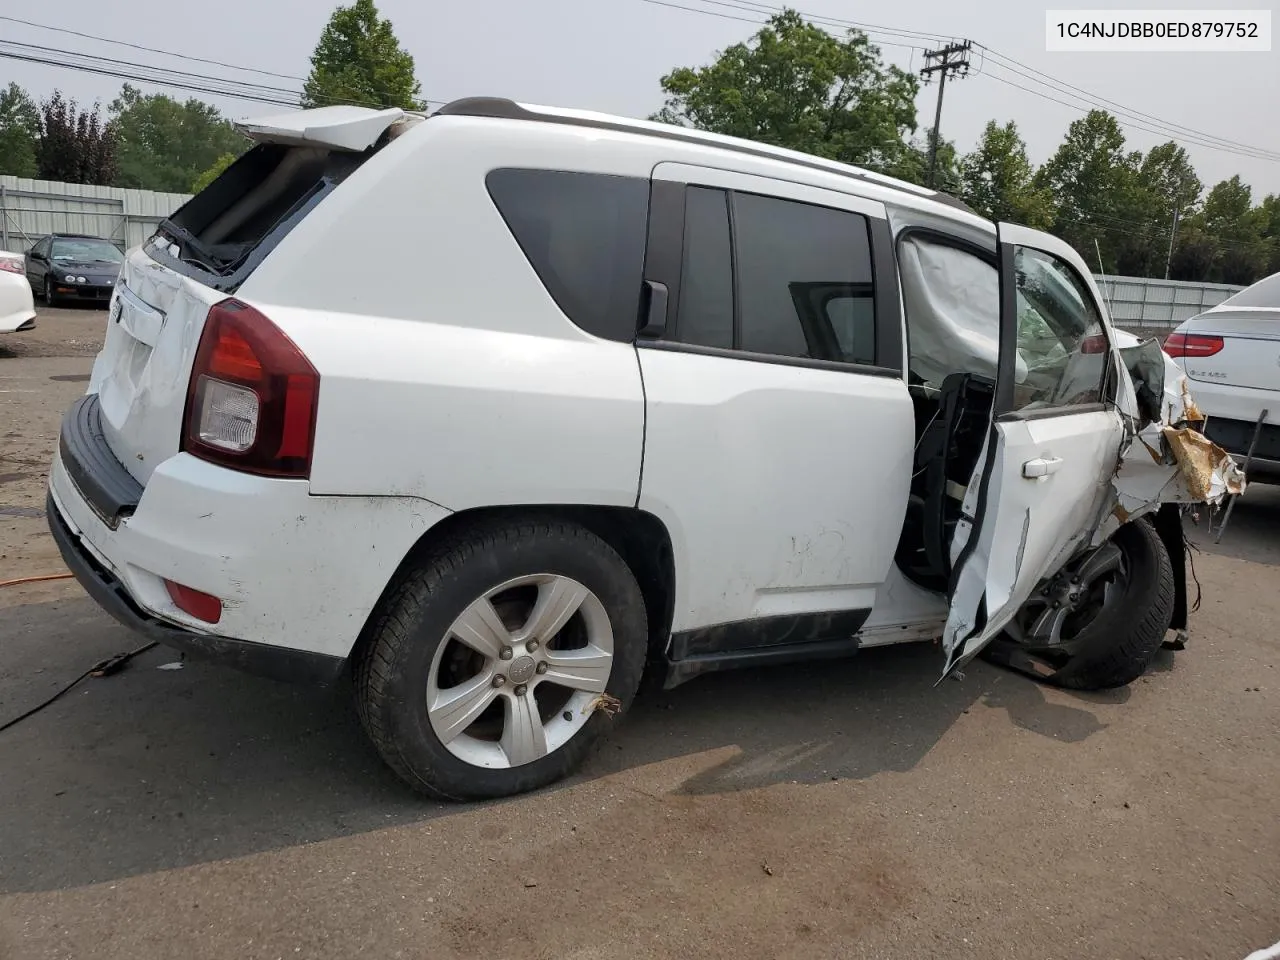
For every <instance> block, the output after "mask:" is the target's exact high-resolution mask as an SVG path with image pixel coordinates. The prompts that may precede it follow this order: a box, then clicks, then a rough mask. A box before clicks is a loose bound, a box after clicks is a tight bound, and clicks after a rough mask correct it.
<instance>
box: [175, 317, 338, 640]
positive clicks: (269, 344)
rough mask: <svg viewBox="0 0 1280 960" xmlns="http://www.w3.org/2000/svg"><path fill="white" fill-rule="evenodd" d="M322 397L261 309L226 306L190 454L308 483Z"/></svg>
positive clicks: (203, 371) (198, 402)
mask: <svg viewBox="0 0 1280 960" xmlns="http://www.w3.org/2000/svg"><path fill="white" fill-rule="evenodd" d="M319 398H320V375H319V374H318V373H317V372H316V370H315V367H313V366H312V365H311V363H310V361H309V360H307V358H306V357H305V356H304V355H303V353H302V351H301V350H299V349H298V347H297V345H296V344H295V343H294V342H293V341H292V340H290V339H289V338H288V337H287V336H286V335H285V334H284V332H283V331H282V330H281V329H280V328H279V327H277V326H276V325H275V324H273V323H272V322H271V321H270V320H268V319H267V318H266V317H265V316H263V314H262V313H261V312H259V311H258V310H255V309H254V308H253V307H250V306H248V305H247V304H244V303H241V302H240V301H238V300H224V301H222V302H221V303H219V304H217V305H216V306H214V307H213V308H212V309H211V310H210V311H209V317H208V320H206V321H205V326H204V332H203V333H201V335H200V345H199V346H198V347H197V348H196V358H195V364H194V366H193V367H192V370H191V381H190V385H189V387H188V389H187V408H186V412H185V415H184V417H183V426H182V436H183V449H184V450H186V451H187V452H188V453H190V454H192V455H193V456H197V457H200V458H201V459H203V460H208V461H210V462H212V463H217V464H221V465H223V466H227V467H232V468H234V469H236V470H243V471H246V472H248V473H258V474H263V475H265V476H274V477H298V478H305V477H307V476H308V474H309V473H310V471H311V448H312V444H313V442H314V439H315V424H316V405H317V402H318V401H319ZM175 602H176V601H175ZM193 616H194V614H193Z"/></svg>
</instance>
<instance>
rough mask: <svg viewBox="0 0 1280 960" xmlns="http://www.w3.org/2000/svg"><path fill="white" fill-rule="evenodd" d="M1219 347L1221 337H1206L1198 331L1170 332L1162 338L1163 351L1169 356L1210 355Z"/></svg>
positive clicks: (1219, 348)
mask: <svg viewBox="0 0 1280 960" xmlns="http://www.w3.org/2000/svg"><path fill="white" fill-rule="evenodd" d="M1221 349H1222V338H1221V337H1207V336H1204V335H1203V334H1199V333H1171V334H1169V336H1167V337H1165V338H1164V352H1165V353H1167V354H1168V355H1169V356H1171V357H1212V356H1213V355H1214V354H1215V353H1217V352H1218V351H1219V350H1221Z"/></svg>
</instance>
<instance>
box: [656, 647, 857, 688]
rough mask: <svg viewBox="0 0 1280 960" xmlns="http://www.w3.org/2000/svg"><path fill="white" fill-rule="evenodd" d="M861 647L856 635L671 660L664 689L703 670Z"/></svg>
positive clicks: (800, 659) (822, 656)
mask: <svg viewBox="0 0 1280 960" xmlns="http://www.w3.org/2000/svg"><path fill="white" fill-rule="evenodd" d="M860 646H861V644H860V643H859V641H858V638H857V637H848V638H845V639H840V640H815V641H813V642H810V643H795V644H785V645H782V646H777V647H760V648H758V649H753V650H738V651H733V652H730V653H717V654H708V655H705V656H696V657H688V658H686V659H684V660H669V661H667V670H666V677H665V679H664V682H663V689H665V690H670V689H671V688H672V687H678V686H679V685H680V684H682V683H687V682H688V681H690V680H692V679H693V678H694V677H697V676H701V675H702V674H704V673H718V672H720V671H722V670H738V669H741V668H743V667H771V666H778V665H781V664H785V663H804V662H808V661H811V660H839V659H843V658H845V657H851V656H853V655H854V654H855V653H857V652H858V649H859V647H860Z"/></svg>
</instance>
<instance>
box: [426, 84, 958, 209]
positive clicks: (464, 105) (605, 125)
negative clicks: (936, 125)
mask: <svg viewBox="0 0 1280 960" xmlns="http://www.w3.org/2000/svg"><path fill="white" fill-rule="evenodd" d="M432 116H433V117H491V118H493V119H496V120H530V121H534V122H536V123H556V124H560V125H562V126H570V127H587V128H590V129H594V130H610V131H613V132H617V133H631V134H635V135H636V136H640V137H654V138H656V139H659V140H674V141H677V142H679V143H689V144H693V145H694V146H699V147H708V148H710V149H712V150H727V151H729V152H731V153H741V154H746V155H748V156H753V157H760V158H762V159H765V160H773V161H775V162H781V163H789V164H792V165H793V166H797V167H806V168H808V169H810V170H818V171H820V172H822V173H829V174H833V175H834V176H837V177H847V178H849V179H850V180H857V181H859V182H860V183H867V184H871V185H873V186H876V187H879V188H880V189H887V190H900V191H901V192H903V193H908V194H910V195H911V196H917V194H914V193H911V192H910V191H907V190H902V188H900V187H895V186H894V185H893V184H892V183H885V182H884V181H882V180H877V179H875V178H874V177H868V176H866V175H864V174H862V173H859V172H858V171H856V170H854V169H853V168H849V169H847V170H840V169H836V168H833V167H829V166H827V165H826V164H823V163H820V162H818V160H817V158H814V159H813V160H807V159H804V158H802V157H792V156H785V155H779V154H778V153H776V152H774V151H771V150H767V149H760V148H759V147H754V146H752V145H751V144H750V142H749V141H745V140H744V141H740V142H731V143H720V142H717V143H709V142H707V141H706V140H703V139H702V138H701V137H698V136H692V135H691V134H690V132H689V131H687V130H686V129H685V128H683V127H678V126H675V125H669V126H667V127H666V128H665V129H662V130H650V129H638V128H636V127H634V126H631V125H630V124H627V123H619V122H616V121H609V120H601V119H595V118H590V117H573V116H566V115H564V114H555V113H535V112H534V111H532V110H526V109H524V107H522V106H520V105H519V104H518V103H516V102H515V101H514V100H509V99H507V98H505V97H464V98H462V99H459V100H454V101H452V102H451V103H447V104H445V105H444V106H443V107H441V108H440V109H439V110H437V111H436V112H435V113H433V114H432ZM924 199H927V200H934V201H936V202H937V203H941V204H944V205H945V206H948V207H953V208H955V209H957V210H962V211H964V212H965V213H970V214H973V215H974V216H980V214H978V213H977V212H976V211H974V209H973V208H972V207H970V206H969V205H968V204H966V203H964V202H963V201H961V200H957V199H956V198H955V197H952V196H950V195H948V194H945V193H938V192H936V191H935V192H933V193H930V194H925V195H924Z"/></svg>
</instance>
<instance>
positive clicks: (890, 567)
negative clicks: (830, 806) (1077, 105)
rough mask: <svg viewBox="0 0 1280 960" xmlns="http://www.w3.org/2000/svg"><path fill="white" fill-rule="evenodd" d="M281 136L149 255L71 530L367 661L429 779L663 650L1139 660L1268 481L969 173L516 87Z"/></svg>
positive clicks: (590, 703)
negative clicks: (791, 144)
mask: <svg viewBox="0 0 1280 960" xmlns="http://www.w3.org/2000/svg"><path fill="white" fill-rule="evenodd" d="M240 128H241V129H242V130H243V132H245V133H246V134H247V135H248V136H249V137H250V138H252V139H253V140H255V141H256V145H255V146H254V147H253V148H252V149H250V150H249V151H248V152H246V153H245V154H244V155H243V156H242V157H240V158H239V159H238V160H237V161H236V162H235V163H233V164H232V165H231V166H230V167H229V168H228V169H227V170H226V171H225V172H224V173H223V174H222V175H221V176H219V177H218V178H217V179H216V180H214V181H213V183H212V184H210V185H209V186H208V187H207V188H206V189H205V190H203V191H201V192H200V193H199V194H197V195H196V196H195V197H193V198H192V199H191V200H190V201H188V202H187V203H186V204H185V205H183V207H182V208H181V209H179V210H178V211H176V212H175V213H174V214H173V216H172V217H170V218H169V219H167V220H165V221H164V222H162V223H161V224H160V225H159V226H158V228H157V230H156V232H155V233H154V235H153V236H151V237H150V238H149V239H148V240H147V241H146V242H145V243H143V244H142V245H140V246H139V247H138V248H136V249H134V250H133V251H131V253H130V255H129V257H128V259H127V261H126V263H125V266H124V270H123V273H122V276H121V280H120V283H119V284H118V285H117V288H116V291H115V295H114V297H113V299H112V302H111V306H110V310H109V312H108V320H107V330H106V338H105V342H104V345H103V348H102V351H101V353H100V354H99V355H98V357H97V359H96V361H95V363H94V367H93V374H92V377H91V380H90V382H89V385H88V388H87V390H86V393H85V395H84V396H83V397H82V398H80V399H79V400H78V401H77V402H76V403H75V405H74V406H73V407H72V408H71V410H70V411H69V412H68V414H67V415H66V417H65V418H64V420H63V424H62V428H61V435H60V439H59V445H58V450H57V453H56V455H55V459H54V462H53V464H52V468H51V470H50V477H49V504H48V518H49V526H50V530H51V532H52V534H53V536H54V538H55V540H56V541H57V543H58V545H59V548H60V550H61V553H62V556H63V557H64V558H65V559H66V562H67V565H68V567H69V568H70V569H72V570H73V571H74V572H75V574H76V576H77V578H78V579H79V580H80V582H81V583H82V584H83V585H84V586H85V589H86V590H87V591H88V592H89V593H90V594H91V595H92V596H93V597H94V598H95V599H96V600H97V601H98V602H99V603H100V604H102V606H103V607H104V608H106V609H107V610H108V611H110V612H111V613H112V614H113V615H115V616H116V617H118V618H119V619H120V620H122V621H123V622H125V623H127V624H129V625H130V626H132V627H134V628H135V629H137V630H139V631H140V632H142V633H145V634H147V635H149V636H151V637H153V638H155V639H157V640H159V641H161V642H163V643H167V644H170V645H172V646H177V647H180V648H182V649H185V650H189V651H193V652H195V653H201V654H210V655H216V656H221V657H224V658H225V659H227V660H228V661H229V662H231V663H234V664H237V665H239V666H242V667H246V668H251V669H256V670H258V671H260V672H263V673H267V674H270V675H273V676H277V677H287V678H290V679H310V680H315V679H334V678H336V677H338V676H340V675H342V674H343V673H344V672H345V673H349V675H350V676H351V677H352V678H353V680H354V687H355V692H356V698H357V704H358V706H359V710H360V715H361V718H362V721H363V723H364V726H365V729H366V731H367V732H368V734H369V736H370V738H371V739H372V741H373V742H374V744H375V745H376V746H377V748H378V750H379V751H380V752H381V754H382V756H383V758H384V759H385V760H386V761H387V763H388V764H389V765H390V766H391V768H392V769H394V770H395V771H396V772H397V773H398V774H399V775H400V776H401V777H402V778H403V779H404V780H405V781H406V782H407V783H409V784H410V785H412V786H413V787H415V788H416V789H419V790H422V791H425V792H428V793H431V794H433V795H436V796H443V797H446V798H451V799H459V798H479V797H495V796H501V795H505V794H511V793H516V792H519V791H523V790H528V789H532V788H534V787H538V786H542V785H545V784H548V783H551V782H552V781H554V780H556V779H558V778H560V777H563V776H564V775H566V774H567V773H568V772H569V771H571V770H572V769H573V768H574V767H575V766H576V765H577V764H578V763H579V761H581V760H582V758H583V757H584V756H585V755H586V752H587V751H588V750H589V749H590V748H591V745H592V743H593V742H594V741H596V740H597V739H598V738H599V737H600V736H601V735H603V733H604V732H605V731H606V730H607V729H608V728H609V727H610V726H611V725H612V724H613V723H614V722H616V721H615V720H613V719H611V718H613V717H614V716H615V715H616V714H618V713H619V712H621V711H625V710H626V708H627V706H628V705H629V703H630V702H631V700H632V698H633V697H634V695H635V694H636V691H637V689H638V687H639V684H640V680H641V676H642V674H644V673H645V672H646V671H651V672H653V673H655V674H658V675H659V676H660V678H661V679H662V681H664V682H665V683H667V684H668V685H674V684H678V683H683V682H685V681H688V680H691V679H693V678H694V677H697V676H700V675H703V674H706V673H710V672H714V671H718V670H725V669H729V668H733V667H740V666H745V665H752V664H753V665H756V666H760V667H770V666H773V665H776V664H780V663H785V662H790V661H796V660H802V659H808V658H822V657H836V656H842V655H847V654H850V653H852V652H854V651H855V650H857V649H859V648H862V647H870V646H876V645H881V644H888V643H900V642H906V641H913V640H917V641H918V640H940V641H941V644H940V651H941V653H942V658H941V663H940V664H939V665H940V666H941V667H942V670H941V671H940V672H941V673H942V674H943V675H944V676H950V675H954V673H955V671H957V670H958V669H959V668H960V667H962V666H963V665H964V664H965V663H967V662H968V661H969V660H970V659H971V658H973V657H974V656H976V655H978V654H979V653H980V652H982V651H983V650H984V649H986V650H988V651H990V650H992V649H996V650H1004V651H1005V653H1004V654H1003V655H1004V657H1005V660H1006V662H1009V663H1016V664H1019V665H1020V666H1019V669H1025V670H1027V671H1028V672H1031V673H1033V675H1035V676H1036V677H1037V678H1039V679H1041V680H1044V681H1046V682H1050V683H1054V684H1057V685H1060V686H1065V687H1073V688H1082V689H1092V688H1100V687H1116V686H1122V685H1124V684H1126V683H1129V682H1130V681H1132V680H1133V679H1135V678H1136V677H1138V676H1140V675H1141V674H1142V672H1143V671H1144V670H1145V668H1146V666H1147V664H1148V663H1149V662H1150V660H1151V658H1152V657H1153V656H1155V653H1156V651H1157V650H1158V649H1159V647H1160V645H1161V642H1162V640H1163V638H1164V635H1165V633H1166V631H1167V628H1168V627H1169V626H1171V624H1172V620H1173V618H1174V617H1175V616H1176V615H1177V614H1175V613H1174V611H1175V609H1176V608H1175V603H1176V602H1178V601H1180V600H1184V599H1185V589H1184V585H1183V584H1181V583H1180V581H1179V580H1178V579H1177V578H1175V577H1174V575H1173V572H1172V569H1173V568H1172V566H1171V563H1170V552H1169V551H1172V550H1177V551H1181V550H1183V549H1184V541H1183V537H1182V530H1181V526H1180V519H1179V513H1178V509H1177V504H1178V503H1181V502H1185V501H1188V500H1190V501H1193V502H1201V501H1204V500H1208V499H1212V498H1217V499H1220V498H1221V496H1222V495H1224V494H1223V493H1222V491H1225V490H1227V489H1231V490H1232V491H1233V492H1235V491H1238V490H1239V489H1240V485H1239V483H1238V479H1237V478H1236V477H1235V476H1234V474H1233V473H1232V469H1231V464H1230V463H1229V458H1223V457H1219V456H1216V452H1214V451H1210V453H1214V454H1215V464H1214V468H1213V471H1211V472H1212V473H1213V477H1212V479H1213V481H1214V483H1215V485H1214V486H1212V487H1211V488H1209V489H1210V490H1218V491H1219V493H1217V494H1213V493H1211V492H1210V493H1206V492H1196V491H1197V490H1200V489H1202V488H1196V489H1195V490H1193V489H1192V488H1189V487H1188V486H1187V485H1186V484H1185V483H1179V482H1178V474H1179V470H1180V468H1179V466H1178V463H1179V461H1178V459H1177V458H1176V456H1175V453H1174V450H1175V448H1174V447H1172V446H1171V441H1170V440H1168V439H1167V438H1166V436H1165V433H1164V432H1163V428H1164V427H1169V426H1180V425H1183V421H1184V420H1185V418H1184V417H1183V416H1181V411H1184V410H1185V409H1186V405H1185V404H1184V402H1183V400H1182V398H1181V396H1180V395H1179V394H1178V393H1177V392H1176V391H1175V392H1174V393H1172V395H1170V394H1169V393H1168V391H1169V390H1170V389H1173V388H1174V383H1175V381H1177V380H1180V379H1181V378H1180V377H1179V376H1178V375H1177V371H1176V370H1174V369H1173V368H1172V363H1171V362H1170V361H1168V358H1167V357H1165V356H1164V355H1163V354H1161V353H1160V351H1159V350H1158V349H1156V348H1157V347H1158V344H1156V343H1155V342H1154V341H1152V342H1151V343H1150V344H1149V346H1150V348H1151V349H1150V350H1148V351H1147V352H1146V353H1144V352H1143V347H1141V346H1139V347H1136V348H1135V346H1134V344H1133V343H1131V342H1129V343H1126V341H1125V338H1123V337H1122V336H1120V335H1119V334H1118V333H1117V332H1116V331H1114V330H1113V329H1112V328H1111V325H1110V321H1109V318H1108V316H1107V313H1106V309H1105V305H1104V303H1103V301H1102V298H1101V296H1100V293H1099V291H1098V289H1097V286H1096V284H1095V283H1094V281H1093V279H1092V277H1091V275H1090V273H1089V269H1088V267H1087V265H1086V264H1085V262H1084V261H1083V260H1082V259H1081V257H1080V255H1079V254H1078V253H1076V252H1075V251H1074V250H1073V249H1072V248H1071V247H1070V246H1069V245H1067V244H1066V243H1064V242H1063V241H1062V240H1059V239H1057V238H1055V237H1053V236H1051V235H1049V234H1047V233H1044V232H1042V231H1038V230H1032V229H1029V228H1026V227H1020V226H1017V225H1014V224H1007V223H1002V224H996V223H993V222H991V221H988V220H986V219H984V218H982V217H981V216H979V215H977V214H976V213H974V212H973V211H971V210H969V209H968V208H967V207H965V206H964V205H963V204H961V203H960V202H959V201H957V200H954V199H952V198H949V197H946V196H944V195H942V194H939V193H936V192H935V191H932V190H928V189H925V188H922V187H918V186H915V185H912V184H908V183H904V182H901V181H897V180H893V179H891V178H888V177H885V176H882V175H880V174H876V173H872V172H870V171H865V170H860V169H858V168H855V167H850V166H847V165H844V164H840V163H836V162H833V161H829V160H823V159H820V158H817V157H810V156H806V155H804V154H799V153H795V152H793V151H787V150H782V149H779V148H776V147H770V146H766V145H762V144H757V143H748V142H745V141H741V140H734V139H731V138H728V137H718V136H715V135H712V134H707V133H704V132H700V131H695V130H684V129H681V128H676V127H671V126H666V125H660V124H654V123H647V122H644V121H635V120H627V119H623V118H618V117H610V116H605V115H601V114H591V113H583V112H580V111H576V110H557V109H554V108H547V107H538V106H528V105H522V104H516V103H513V102H511V101H508V100H495V99H489V98H479V99H470V100H464V101H458V102H455V103H453V104H450V105H448V106H446V107H444V108H442V109H441V110H439V111H437V112H436V113H434V114H433V115H432V116H431V117H423V116H421V115H418V114H412V113H406V112H405V111H402V110H399V109H394V108H393V109H388V110H370V109H366V108H362V107H354V106H341V107H325V108H321V109H317V110H302V111H295V112H292V113H288V114H284V115H281V116H276V117H267V118H264V119H261V120H255V121H248V122H245V123H243V124H240ZM373 237H376V238H377V242H373V243H371V242H370V238H373ZM387 250H395V251H396V252H397V255H398V256H403V257H406V258H408V261H407V262H409V261H411V262H412V263H413V264H414V268H413V276H412V280H411V282H403V283H370V282H369V280H368V278H369V277H370V276H374V275H376V274H377V272H378V271H380V270H383V266H384V263H385V257H386V251H387ZM335 264H341V265H342V266H341V269H335ZM1128 339H1129V340H1130V341H1132V338H1128ZM1151 354H1154V356H1152V355H1151ZM1133 370H1138V371H1140V374H1141V377H1140V382H1141V383H1142V384H1143V391H1142V392H1140V391H1139V389H1138V388H1137V386H1136V385H1135V380H1134V375H1133V374H1132V372H1131V371H1133ZM1166 372H1167V373H1168V374H1169V375H1168V376H1167V377H1166V376H1165V374H1166ZM1152 395H1154V397H1155V402H1145V403H1144V402H1143V398H1146V399H1147V400H1150V397H1151V396H1152ZM1189 432H1192V431H1169V433H1173V434H1175V437H1176V438H1177V437H1182V435H1183V434H1184V433H1189ZM1196 438H1199V439H1203V438H1200V435H1199V434H1194V437H1193V438H1192V439H1190V440H1184V441H1183V442H1186V443H1193V442H1195V440H1196ZM1140 441H1141V442H1140ZM1148 443H1149V444H1150V446H1147V444H1148ZM1156 448H1160V449H1161V450H1162V451H1163V452H1162V453H1161V456H1160V457H1159V458H1158V459H1157V460H1156V461H1155V462H1154V463H1153V461H1152V457H1151V453H1150V450H1151V449H1156ZM1224 461H1225V462H1224ZM1135 467H1136V469H1134V468H1135ZM819 722H820V721H819Z"/></svg>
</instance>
